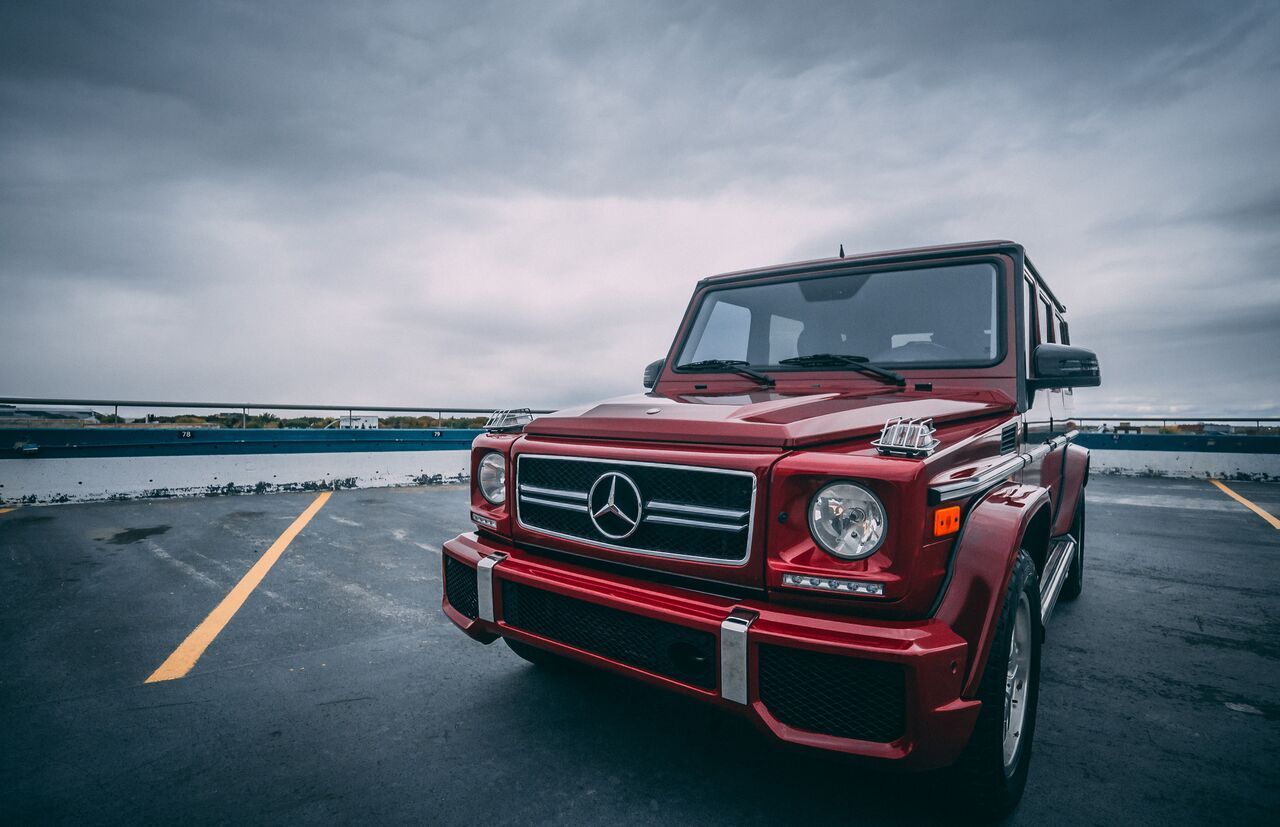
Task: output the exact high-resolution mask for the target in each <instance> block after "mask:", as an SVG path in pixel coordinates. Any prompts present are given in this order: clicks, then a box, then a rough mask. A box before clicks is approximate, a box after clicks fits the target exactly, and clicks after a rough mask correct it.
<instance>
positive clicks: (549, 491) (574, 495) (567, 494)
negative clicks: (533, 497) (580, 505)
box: [520, 485, 587, 502]
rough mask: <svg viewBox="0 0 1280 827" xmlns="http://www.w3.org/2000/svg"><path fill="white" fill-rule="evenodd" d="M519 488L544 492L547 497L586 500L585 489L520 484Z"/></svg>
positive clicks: (531, 491) (531, 492)
mask: <svg viewBox="0 0 1280 827" xmlns="http://www.w3.org/2000/svg"><path fill="white" fill-rule="evenodd" d="M520 490H521V491H528V492H529V493H530V494H545V495H546V496H548V497H563V498H564V499H566V500H578V501H580V502H586V501H587V492H585V491H561V490H560V489H558V488H539V487H538V486H536V485H522V486H520Z"/></svg>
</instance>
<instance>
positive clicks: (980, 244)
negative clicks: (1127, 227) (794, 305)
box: [698, 240, 1067, 311]
mask: <svg viewBox="0 0 1280 827" xmlns="http://www.w3.org/2000/svg"><path fill="white" fill-rule="evenodd" d="M975 253H1004V254H1007V255H1013V256H1015V257H1018V256H1021V257H1022V259H1023V262H1024V263H1025V264H1026V267H1027V270H1028V271H1029V272H1030V273H1031V274H1032V276H1034V277H1035V279H1036V281H1037V282H1039V284H1040V287H1041V288H1043V289H1044V292H1045V294H1046V295H1047V296H1048V297H1049V298H1050V299H1051V300H1052V301H1053V303H1054V304H1055V305H1057V307H1058V310H1060V311H1066V309H1067V308H1066V307H1065V306H1064V305H1063V304H1062V302H1060V301H1059V300H1058V297H1057V296H1055V295H1054V294H1053V291H1052V290H1051V289H1049V285H1048V284H1046V283H1045V281H1044V278H1043V277H1042V276H1041V275H1040V273H1039V272H1038V271H1037V270H1036V268H1035V267H1034V266H1033V265H1032V264H1031V260H1030V259H1028V258H1027V257H1026V251H1025V250H1024V249H1023V247H1022V245H1021V244H1019V243H1017V242H1016V241H1007V240H993V241H967V242H961V243H957V244H939V245H935V246H932V247H911V248H908V249H904V250H882V251H880V252H875V253H859V254H856V255H851V256H845V257H843V258H839V257H837V258H818V259H812V260H810V261H797V262H792V263H790V264H773V265H770V266H768V267H754V268H751V269H749V270H735V271H733V272H730V273H720V274H719V275H715V276H709V277H707V278H704V279H702V280H701V281H699V282H698V285H699V286H703V285H709V284H715V285H720V284H729V283H733V282H736V281H751V280H754V279H758V278H765V277H768V276H786V275H791V274H794V273H812V272H815V271H823V270H839V269H841V268H844V267H849V266H850V265H862V264H903V263H908V262H912V261H920V260H924V259H936V258H944V257H946V256H962V255H964V256H967V255H973V254H975Z"/></svg>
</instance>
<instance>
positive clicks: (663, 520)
mask: <svg viewBox="0 0 1280 827" xmlns="http://www.w3.org/2000/svg"><path fill="white" fill-rule="evenodd" d="M644 521H645V522H646V523H658V524H659V525H687V526H693V527H694V528H709V529H712V530H713V531H746V529H747V527H746V526H745V525H726V524H725V523H709V522H707V521H706V520H690V519H688V518H687V517H664V516H662V515H661V514H646V515H645V517H644Z"/></svg>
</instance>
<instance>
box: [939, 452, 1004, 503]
mask: <svg viewBox="0 0 1280 827" xmlns="http://www.w3.org/2000/svg"><path fill="white" fill-rule="evenodd" d="M1026 464H1027V457H1026V456H1025V455H1023V454H1019V455H1017V456H1014V457H1009V459H1007V460H1005V461H1004V462H1002V463H1000V464H999V465H996V466H994V467H992V468H988V469H987V470H986V471H983V472H982V473H981V474H975V475H974V476H972V477H969V478H968V479H963V480H957V481H956V482H946V483H942V484H941V485H935V486H933V487H932V488H930V489H929V491H930V493H931V494H933V496H934V498H936V500H937V501H938V502H946V501H947V500H958V499H960V498H961V497H968V496H969V495H971V494H976V493H978V492H979V491H983V490H985V489H987V488H989V487H991V486H992V485H995V484H996V483H998V482H1000V481H1001V480H1003V479H1005V478H1006V477H1008V476H1009V475H1010V474H1013V473H1016V472H1017V471H1020V470H1022V468H1023V466H1025V465H1026Z"/></svg>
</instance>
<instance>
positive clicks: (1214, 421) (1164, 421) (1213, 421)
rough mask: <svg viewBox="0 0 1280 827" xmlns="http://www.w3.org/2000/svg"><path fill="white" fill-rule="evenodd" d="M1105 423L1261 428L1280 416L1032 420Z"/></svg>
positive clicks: (1051, 423)
mask: <svg viewBox="0 0 1280 827" xmlns="http://www.w3.org/2000/svg"><path fill="white" fill-rule="evenodd" d="M1091 422H1092V423H1096V424H1099V425H1105V424H1107V423H1111V422H1114V423H1116V424H1120V425H1132V424H1134V423H1146V424H1150V425H1154V424H1156V423H1159V424H1160V425H1161V426H1162V427H1165V426H1169V425H1179V424H1183V425H1218V424H1222V425H1229V424H1237V423H1245V424H1248V423H1253V426H1254V427H1255V428H1261V427H1262V426H1263V425H1264V424H1265V425H1267V426H1268V427H1270V426H1273V425H1277V426H1280V416H1182V417H1179V416H1066V417H1062V418H1061V419H1042V420H1036V421H1034V422H1030V423H1028V424H1032V425H1049V426H1051V427H1052V426H1054V425H1064V426H1065V425H1066V424H1068V423H1077V424H1080V425H1087V424H1089V423H1091Z"/></svg>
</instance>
